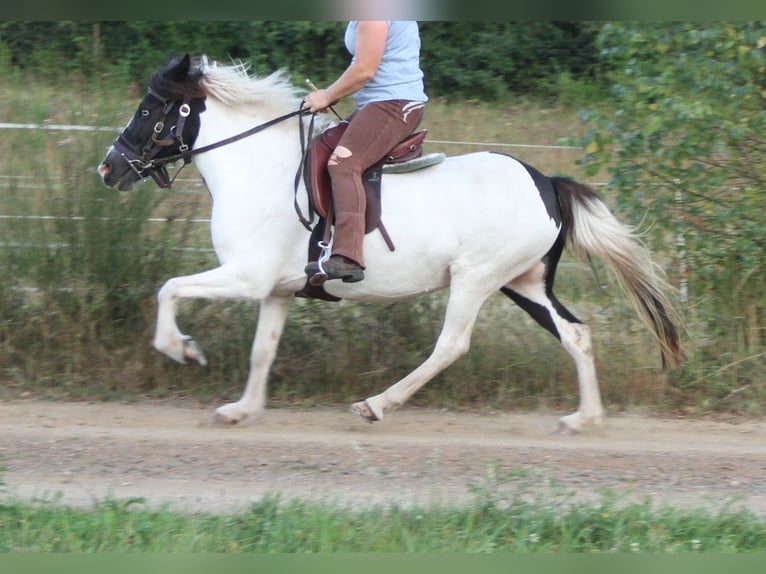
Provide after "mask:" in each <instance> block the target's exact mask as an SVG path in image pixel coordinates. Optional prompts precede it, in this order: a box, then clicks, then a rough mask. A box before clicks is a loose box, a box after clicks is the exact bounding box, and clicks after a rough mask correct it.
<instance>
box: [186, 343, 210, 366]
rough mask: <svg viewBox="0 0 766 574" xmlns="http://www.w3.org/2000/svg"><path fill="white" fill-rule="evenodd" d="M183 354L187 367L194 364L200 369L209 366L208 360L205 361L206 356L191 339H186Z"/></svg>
mask: <svg viewBox="0 0 766 574" xmlns="http://www.w3.org/2000/svg"><path fill="white" fill-rule="evenodd" d="M181 353H182V356H183V362H184V363H185V364H187V365H191V364H193V365H198V366H200V367H204V366H205V365H207V359H205V355H203V354H202V351H201V350H200V348H199V346H198V345H197V343H196V342H195V341H194V339H192V338H191V337H188V336H187V337H184V339H183V350H182V351H181Z"/></svg>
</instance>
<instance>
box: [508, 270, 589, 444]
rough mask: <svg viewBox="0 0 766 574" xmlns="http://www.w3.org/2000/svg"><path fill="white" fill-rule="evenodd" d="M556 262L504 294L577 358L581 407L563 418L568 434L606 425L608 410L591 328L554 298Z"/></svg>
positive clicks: (530, 273) (519, 279) (520, 280)
mask: <svg viewBox="0 0 766 574" xmlns="http://www.w3.org/2000/svg"><path fill="white" fill-rule="evenodd" d="M556 263H557V258H556V257H554V258H553V259H552V260H551V261H549V262H548V264H549V265H550V268H549V267H548V266H547V265H546V263H544V262H540V263H538V264H537V265H535V266H534V267H533V268H532V269H530V270H529V271H527V272H526V273H524V274H523V275H521V276H519V277H517V278H516V279H514V280H513V281H512V282H511V283H509V284H508V285H507V286H505V287H503V288H502V289H501V291H502V292H503V293H505V294H506V295H508V297H510V298H511V299H513V301H515V302H516V303H517V304H518V305H519V306H520V307H521V308H522V309H524V310H525V311H526V312H527V313H529V314H530V315H531V316H532V318H534V319H535V321H537V322H538V323H539V324H540V325H542V326H543V327H544V328H545V329H547V330H548V331H550V332H551V333H552V334H553V335H554V336H555V337H556V338H557V339H559V340H560V341H561V344H562V345H563V346H564V349H566V351H567V352H568V353H569V355H570V356H571V357H572V358H573V359H574V362H575V366H576V369H577V381H578V385H579V388H580V406H579V408H578V410H577V412H575V413H572V414H571V415H567V416H565V417H562V418H561V419H560V420H559V426H558V432H559V433H563V434H568V433H577V432H580V431H582V430H584V429H585V428H586V427H588V426H600V425H601V424H603V422H604V407H603V405H602V403H601V393H600V392H599V388H598V380H597V379H596V365H595V362H594V360H593V348H592V345H591V335H590V329H589V328H588V326H587V325H584V324H583V323H581V322H580V321H579V320H578V319H577V318H576V317H575V316H574V315H572V313H570V312H569V311H568V310H567V309H566V308H565V307H564V306H563V305H562V304H561V303H560V302H559V301H558V300H557V299H556V297H555V296H554V295H553V274H554V272H555V267H556Z"/></svg>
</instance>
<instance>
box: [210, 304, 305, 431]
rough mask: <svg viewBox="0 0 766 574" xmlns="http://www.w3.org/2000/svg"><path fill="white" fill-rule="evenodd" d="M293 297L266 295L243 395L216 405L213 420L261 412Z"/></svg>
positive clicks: (234, 419)
mask: <svg viewBox="0 0 766 574" xmlns="http://www.w3.org/2000/svg"><path fill="white" fill-rule="evenodd" d="M291 302H292V297H267V298H265V299H263V300H262V301H261V306H260V309H259V311H258V328H257V329H256V330H255V340H254V341H253V348H252V350H251V351H250V373H249V374H248V377H247V385H246V386H245V392H244V393H243V394H242V397H241V398H240V399H239V400H238V401H237V402H235V403H229V404H227V405H223V406H221V407H218V408H217V409H216V411H215V416H214V419H213V420H214V422H216V423H218V424H234V423H238V422H241V421H242V420H244V419H246V418H251V417H255V416H257V415H258V414H260V413H261V412H262V411H263V409H264V408H265V406H266V382H267V380H268V377H269V371H270V370H271V364H272V362H273V361H274V357H275V356H276V354H277V347H278V346H279V339H280V338H281V336H282V329H283V328H284V326H285V320H286V319H287V312H288V311H289V309H290V303H291Z"/></svg>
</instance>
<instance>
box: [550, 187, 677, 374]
mask: <svg viewBox="0 0 766 574" xmlns="http://www.w3.org/2000/svg"><path fill="white" fill-rule="evenodd" d="M550 180H551V182H552V183H553V186H554V188H555V190H556V193H557V194H558V197H559V203H560V205H561V212H562V213H561V217H562V233H563V234H564V237H565V241H566V244H567V246H569V247H570V248H571V249H572V250H573V251H574V252H575V253H576V254H580V255H592V256H595V257H596V258H598V259H599V260H600V261H602V262H603V263H604V264H605V265H607V266H608V267H609V268H610V269H611V270H612V271H613V272H614V273H615V275H616V276H617V278H618V280H619V282H620V285H621V286H622V287H623V289H624V290H625V292H626V294H627V295H628V298H629V299H630V302H631V304H632V305H633V307H634V308H635V310H636V312H637V313H638V315H639V317H640V318H641V320H642V321H643V322H644V323H645V324H646V326H647V328H648V329H649V331H650V332H651V333H652V335H653V336H654V338H655V339H656V341H657V343H658V344H659V346H660V350H661V353H662V366H663V368H672V367H676V366H678V365H680V364H681V363H682V362H683V361H684V354H683V351H682V350H681V345H680V343H679V337H678V331H677V327H676V325H680V317H679V315H678V313H677V311H676V310H675V309H674V306H673V304H672V302H671V297H672V294H673V291H674V290H673V287H672V286H671V285H670V284H668V283H667V281H666V280H665V279H664V274H663V273H662V270H661V269H660V268H659V266H658V265H657V264H656V263H655V262H654V261H653V260H652V257H651V254H650V253H649V251H648V249H647V248H646V247H645V246H644V245H643V243H642V242H641V241H640V240H639V238H638V236H637V234H636V233H635V229H634V228H632V227H630V226H628V225H625V224H623V223H621V222H620V221H618V220H617V218H616V217H615V216H614V215H613V214H612V212H611V211H610V210H609V208H608V207H607V206H606V204H605V203H604V202H603V201H601V199H600V198H599V197H598V195H597V194H596V192H595V191H593V190H592V189H591V188H589V187H588V186H586V185H583V184H581V183H577V182H576V181H573V180H571V179H568V178H563V177H552V178H550Z"/></svg>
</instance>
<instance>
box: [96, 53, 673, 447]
mask: <svg viewBox="0 0 766 574" xmlns="http://www.w3.org/2000/svg"><path fill="white" fill-rule="evenodd" d="M300 110H301V92H300V90H298V89H296V88H295V87H294V86H293V85H292V84H291V83H290V82H289V79H288V78H286V76H285V75H284V74H283V73H281V72H275V73H273V74H271V75H269V76H266V77H261V78H254V77H252V76H251V75H250V74H249V73H248V70H247V66H245V65H242V64H233V65H223V64H218V63H215V62H212V61H208V60H207V58H205V57H202V58H201V59H200V60H199V61H198V62H195V63H192V61H191V60H190V58H189V56H188V55H187V56H184V57H179V58H173V59H172V60H171V61H170V62H169V63H168V64H167V65H165V66H164V67H163V68H162V69H160V70H158V71H157V72H156V73H155V74H154V75H153V77H152V79H151V81H150V85H149V89H148V92H147V94H146V95H145V96H144V98H143V99H142V101H141V102H140V104H139V106H138V109H137V110H136V112H135V115H134V117H133V118H132V119H131V120H130V122H129V123H128V125H127V126H126V127H125V128H124V129H123V130H122V131H121V132H120V134H119V137H118V138H117V139H116V140H115V142H114V144H113V145H112V146H111V147H110V148H109V150H108V151H107V153H106V156H105V157H104V160H103V162H102V163H101V164H100V166H99V167H98V172H99V174H100V175H101V177H102V179H103V181H104V183H105V184H106V185H107V186H109V187H116V188H117V189H120V190H127V189H130V188H131V187H132V186H133V185H134V184H135V183H136V182H137V181H139V180H143V179H145V178H147V177H149V176H151V177H153V178H154V179H155V180H156V181H157V183H158V184H159V185H160V186H162V187H168V186H169V185H170V181H169V179H168V174H167V171H166V169H165V165H166V164H167V163H169V162H174V161H177V160H179V159H183V160H184V161H186V162H188V161H190V159H191V157H192V156H194V158H195V160H196V166H197V169H198V170H199V172H200V173H201V174H202V176H203V177H204V180H205V182H206V185H207V187H208V189H209V191H210V194H211V196H212V200H213V204H212V216H211V217H212V219H211V233H212V242H213V246H214V248H215V252H216V254H217V257H218V260H219V262H220V266H219V267H217V268H215V269H211V270H208V271H203V272H201V273H196V274H193V275H188V276H184V277H175V278H172V279H170V280H169V281H167V282H166V283H165V285H164V286H163V287H162V288H161V289H160V291H159V294H158V314H157V326H156V333H155V336H154V346H155V347H156V348H157V349H158V350H159V351H161V352H163V353H165V354H166V355H168V356H169V357H171V358H173V359H175V360H176V361H179V362H183V363H197V364H200V365H204V364H206V359H205V358H204V356H203V354H202V352H201V351H200V349H199V348H198V346H197V345H196V344H195V342H194V340H193V339H192V338H191V337H189V336H187V335H184V334H183V333H181V332H180V330H179V328H178V326H177V324H176V311H177V307H178V304H179V302H180V301H181V300H182V299H188V298H207V299H229V298H232V299H233V298H237V299H249V300H256V301H259V302H260V309H259V314H258V325H257V329H256V333H255V339H254V342H253V347H252V352H251V355H250V372H249V375H248V379H247V384H246V387H245V390H244V393H243V395H242V397H241V398H240V399H239V400H238V401H236V402H234V403H231V404H227V405H224V406H221V407H219V408H218V409H217V410H216V411H215V415H214V419H215V420H217V421H218V422H228V423H236V422H239V421H242V420H244V419H246V418H248V417H255V416H257V415H258V414H259V412H261V411H262V409H264V406H265V402H266V383H267V378H268V375H269V370H270V367H271V365H272V362H273V359H274V357H275V354H276V351H277V346H278V343H279V339H280V335H281V333H282V329H283V326H284V324H285V320H286V317H287V313H288V309H289V307H290V303H291V300H292V299H293V298H294V296H295V294H296V292H299V291H301V290H302V288H303V287H304V285H305V283H306V275H305V273H304V267H305V266H306V263H307V257H306V254H307V242H308V241H309V232H308V231H307V229H306V227H305V226H304V225H303V224H302V222H301V220H300V218H299V216H298V214H304V213H308V212H309V211H308V210H309V205H308V198H307V194H306V191H305V187H304V183H303V182H302V181H298V179H299V178H298V177H297V176H296V173H297V171H298V170H299V164H300V163H301V160H302V157H303V149H302V148H303V143H304V142H303V141H302V140H303V137H302V136H301V134H303V133H304V132H303V129H305V128H306V127H307V125H308V122H309V117H306V114H305V113H303V112H301V111H300ZM298 124H302V126H301V127H300V129H299V125H298ZM248 126H254V127H253V128H252V129H249V130H247V131H245V132H244V133H243V128H246V127H248ZM296 186H297V187H296ZM382 213H383V216H384V219H385V227H386V229H387V231H388V233H389V235H390V237H391V238H392V240H393V242H394V243H395V246H396V248H395V250H393V251H391V250H390V249H389V247H388V246H387V244H386V242H385V241H384V238H383V237H382V236H381V234H380V233H379V232H378V231H373V232H371V233H369V234H367V235H366V236H365V240H364V253H365V261H366V263H367V269H366V272H365V278H364V280H363V281H361V282H358V283H344V282H342V281H340V280H331V281H327V282H326V283H325V284H324V288H325V290H326V292H327V293H329V294H331V295H333V296H336V297H339V298H342V299H349V300H352V301H367V302H385V303H389V302H391V301H396V300H402V299H406V298H408V297H413V296H416V295H422V294H424V293H429V292H433V291H436V290H439V289H444V288H449V297H448V302H447V305H446V313H445V317H444V323H443V326H442V330H441V333H440V335H439V337H438V339H437V341H436V344H435V347H434V349H433V352H432V353H431V355H430V356H429V357H428V358H427V359H426V360H425V361H424V362H423V363H422V364H421V365H420V366H418V367H417V368H416V369H415V370H414V371H412V372H411V373H409V374H408V375H406V376H405V377H404V378H402V379H401V380H399V381H398V382H396V383H395V384H393V385H392V386H390V387H389V388H387V389H386V390H385V391H383V392H382V393H380V394H378V395H375V396H371V397H368V398H367V399H366V400H363V401H359V402H357V403H355V404H354V405H353V406H352V411H353V412H355V413H356V414H358V415H360V416H362V417H363V418H364V419H366V420H368V421H375V420H380V419H383V417H384V416H385V415H386V414H387V413H389V412H390V411H392V410H394V409H396V408H397V407H400V406H401V405H403V404H404V403H405V402H406V401H407V399H409V398H410V397H411V396H412V395H413V393H415V392H416V391H417V390H418V389H420V388H421V387H422V386H423V385H424V384H426V383H427V382H428V381H429V380H430V379H432V378H433V377H434V376H435V375H436V374H437V373H439V372H440V371H442V370H443V369H445V368H446V367H447V366H449V365H450V364H451V363H453V362H454V361H455V360H456V359H458V358H459V357H461V356H462V355H464V354H465V353H466V352H468V349H469V343H470V339H471V332H472V329H473V327H474V323H475V320H476V317H477V314H478V313H479V309H480V308H481V306H482V304H483V303H484V301H485V300H486V299H487V298H488V297H489V296H490V295H491V294H492V293H495V292H496V291H498V290H499V291H500V292H502V293H504V294H505V295H507V296H508V297H510V298H511V299H512V300H513V301H515V302H516V303H517V304H518V305H519V306H520V307H521V308H522V309H524V310H525V311H526V312H528V313H529V314H530V315H531V316H532V317H533V318H534V319H535V320H536V321H537V322H538V323H539V324H540V325H542V326H543V327H544V328H545V329H547V330H548V331H550V332H551V333H552V334H553V335H554V336H555V337H557V338H558V339H559V340H560V341H561V343H562V345H563V346H564V348H565V349H566V350H567V352H568V353H569V354H570V355H571V357H572V359H573V360H574V363H575V367H576V370H577V379H578V383H579V391H580V404H579V408H578V409H577V411H576V412H574V413H572V414H569V415H566V416H564V417H562V418H561V419H560V421H559V426H558V428H559V430H560V431H561V432H578V431H581V430H583V429H584V428H585V427H586V426H588V425H591V424H596V425H598V424H601V423H602V422H603V420H604V416H605V414H604V408H603V405H602V401H601V397H600V393H599V387H598V382H597V378H596V369H595V364H594V358H593V349H592V342H591V333H590V330H589V328H588V327H587V326H586V325H584V324H583V323H581V322H580V321H579V320H578V319H577V318H576V317H575V316H574V315H573V314H572V313H570V312H569V311H568V310H567V309H566V308H565V307H564V306H563V305H562V304H561V303H560V302H559V301H558V300H557V299H556V297H555V296H554V294H553V280H554V274H555V271H556V265H557V263H558V261H559V258H560V256H561V254H562V251H563V250H564V248H565V246H567V247H569V248H571V249H573V250H574V252H575V253H579V254H582V255H586V256H595V257H597V258H598V259H600V260H601V261H603V262H604V263H605V264H607V265H608V267H609V268H611V269H612V270H613V272H614V273H615V274H616V276H617V277H618V278H619V281H620V283H621V285H622V286H623V287H624V289H625V291H626V293H627V295H628V296H629V298H630V300H631V302H632V303H633V304H634V305H635V308H636V311H637V313H638V314H639V315H640V316H641V318H642V319H643V320H644V322H645V323H646V325H647V327H648V329H649V330H650V331H651V333H652V334H653V336H654V338H655V339H656V341H657V343H658V344H659V348H660V351H661V354H662V362H663V366H665V367H673V366H676V365H678V364H679V363H680V362H681V361H682V358H683V357H682V351H681V348H680V345H679V340H678V334H677V329H676V327H675V326H674V325H675V324H677V322H676V317H677V315H676V313H675V312H674V310H673V307H672V304H671V299H670V296H669V295H670V294H671V293H672V290H671V288H670V287H669V285H668V284H667V282H666V281H665V280H664V279H663V278H662V273H661V272H660V271H658V267H657V265H656V264H655V263H654V262H653V260H652V258H651V255H650V253H649V252H648V251H647V250H646V249H645V247H643V246H642V244H641V242H640V241H639V239H638V238H637V236H636V234H635V230H634V229H633V228H632V227H629V226H627V225H625V224H623V223H621V222H620V221H618V220H617V219H616V218H615V217H614V216H613V214H612V213H611V212H610V210H609V209H608V208H607V206H606V205H605V204H604V203H603V202H602V201H601V200H600V199H599V198H598V197H597V195H596V193H595V192H594V191H593V190H591V189H590V188H588V187H586V186H585V185H582V184H580V183H577V182H575V181H572V180H570V179H567V178H561V177H546V176H545V175H543V174H542V173H540V172H539V171H537V170H536V169H535V168H533V167H531V166H529V165H527V164H525V163H523V162H521V161H519V160H517V159H515V158H513V157H510V156H507V155H503V154H499V153H491V152H478V153H470V154H466V155H458V156H454V157H448V158H446V160H445V161H443V162H442V163H440V164H438V165H436V166H433V167H429V168H427V169H423V170H420V171H415V172H412V173H403V174H398V173H397V174H386V175H385V176H384V178H383V183H382Z"/></svg>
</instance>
